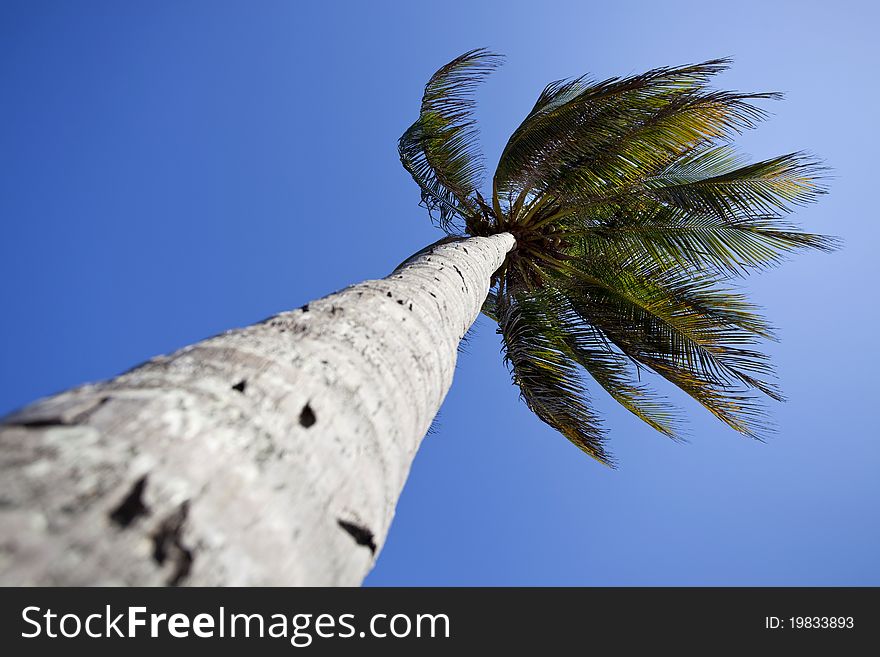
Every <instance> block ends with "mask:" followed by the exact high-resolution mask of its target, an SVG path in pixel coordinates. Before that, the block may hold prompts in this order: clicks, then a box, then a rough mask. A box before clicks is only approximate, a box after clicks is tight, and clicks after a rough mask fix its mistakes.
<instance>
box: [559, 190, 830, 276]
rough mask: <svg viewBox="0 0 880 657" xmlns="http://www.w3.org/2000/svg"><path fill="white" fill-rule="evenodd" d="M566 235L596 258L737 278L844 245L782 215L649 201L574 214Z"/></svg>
mask: <svg viewBox="0 0 880 657" xmlns="http://www.w3.org/2000/svg"><path fill="white" fill-rule="evenodd" d="M564 233H565V235H566V237H567V238H568V239H570V240H573V241H574V240H578V239H582V240H584V241H586V242H588V243H589V244H590V248H591V251H592V252H593V253H596V254H600V253H601V254H605V253H607V254H608V255H609V256H610V257H613V258H617V259H620V258H624V257H630V258H633V259H648V260H651V261H653V262H654V263H655V264H657V265H661V266H664V267H680V268H682V269H693V270H697V271H700V270H705V269H707V268H709V269H712V270H714V271H717V272H720V273H724V274H728V275H737V276H744V275H746V274H748V273H749V271H750V270H753V269H758V270H761V269H767V268H770V267H773V266H775V265H777V264H779V263H780V262H782V261H783V259H784V258H785V257H786V256H787V255H788V254H790V253H792V252H794V251H798V250H804V249H815V250H818V251H825V252H830V251H833V250H834V249H836V248H837V247H838V246H839V242H838V240H836V239H835V238H832V237H828V236H825V235H815V234H812V233H806V232H803V231H802V230H800V229H799V227H798V226H796V225H794V224H792V223H790V222H787V221H785V220H784V219H783V218H782V217H781V216H780V215H777V214H752V213H742V214H733V215H732V216H729V217H724V216H719V214H717V213H712V212H701V211H689V210H685V209H681V208H677V207H674V206H672V205H664V204H662V203H659V202H657V203H655V202H645V201H644V200H641V201H639V202H637V203H635V204H622V205H621V206H619V207H616V208H613V209H612V210H611V211H610V212H609V213H606V214H605V215H604V216H603V215H602V214H600V213H584V214H583V215H580V216H578V215H574V216H572V217H570V218H569V219H568V220H567V222H566V227H565V230H564Z"/></svg>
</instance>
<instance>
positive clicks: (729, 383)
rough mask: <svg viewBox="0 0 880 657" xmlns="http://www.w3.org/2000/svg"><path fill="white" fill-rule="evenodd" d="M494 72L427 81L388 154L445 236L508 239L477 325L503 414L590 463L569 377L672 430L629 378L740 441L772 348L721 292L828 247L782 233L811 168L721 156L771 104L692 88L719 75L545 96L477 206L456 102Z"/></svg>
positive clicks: (774, 393) (476, 166) (471, 142)
mask: <svg viewBox="0 0 880 657" xmlns="http://www.w3.org/2000/svg"><path fill="white" fill-rule="evenodd" d="M500 61H501V58H500V57H499V56H498V55H495V54H493V53H490V52H488V51H486V50H484V49H478V50H473V51H471V52H468V53H465V54H464V55H462V56H460V57H458V58H456V59H454V60H453V61H451V62H450V63H448V64H447V65H446V66H444V67H442V68H441V69H440V70H438V71H437V72H436V73H435V74H434V75H433V77H431V79H430V81H429V82H428V84H427V86H426V87H425V93H424V97H423V99H422V105H421V112H420V114H419V118H418V119H417V120H416V122H415V123H413V125H412V126H410V128H409V129H408V130H407V131H406V132H405V133H404V134H403V136H402V137H401V138H400V142H399V150H400V159H401V162H402V163H403V166H404V167H405V168H406V170H407V171H408V172H409V173H410V174H411V175H412V177H413V179H414V180H415V181H416V183H418V185H419V187H420V188H421V194H422V204H423V205H424V206H425V207H427V209H428V213H429V215H430V216H431V218H432V220H434V221H435V222H436V223H437V224H438V225H439V227H440V228H442V229H443V230H444V231H446V232H447V233H448V234H450V235H459V236H465V235H470V236H479V235H482V236H487V235H492V234H495V233H500V232H510V233H511V234H513V235H514V236H515V237H516V247H515V250H514V251H513V252H511V253H510V255H509V256H508V258H507V260H506V262H505V264H504V265H503V266H502V268H501V269H500V270H499V271H498V272H496V274H495V276H494V277H493V280H492V290H491V291H490V293H489V297H488V299H487V301H486V304H485V306H484V309H483V312H484V313H485V314H486V315H488V316H489V317H491V318H492V319H494V320H496V321H497V322H498V325H499V329H498V330H499V333H501V335H502V337H503V349H504V357H505V361H506V362H507V364H508V366H509V368H510V370H511V373H512V376H513V380H514V382H515V383H516V384H517V385H518V386H519V389H520V392H521V396H522V398H523V400H524V401H525V402H526V404H527V405H528V407H529V408H530V409H531V410H532V411H533V412H534V413H535V414H536V415H537V416H538V417H539V418H541V419H542V420H543V421H544V422H546V423H547V424H549V425H550V426H552V427H554V428H555V429H557V430H558V431H559V432H560V433H562V434H563V435H564V436H565V437H566V438H568V439H569V440H571V441H572V442H573V443H574V444H575V445H577V446H578V447H580V448H581V449H582V450H583V451H584V452H586V453H587V454H589V455H590V456H592V457H594V458H595V459H597V460H599V461H601V462H603V463H606V464H608V463H610V457H609V454H608V452H607V451H606V449H605V446H604V443H605V431H604V429H603V426H602V422H601V421H600V418H599V417H597V415H596V413H595V411H594V410H593V408H592V406H591V402H590V397H589V393H588V388H587V377H585V376H584V375H585V374H586V375H589V377H590V378H592V380H593V381H595V383H597V384H598V385H600V386H602V387H603V388H604V389H605V390H607V391H608V393H610V395H611V396H612V397H613V398H614V399H615V400H617V401H618V402H619V403H620V404H622V405H623V406H624V407H625V408H626V409H628V410H629V411H631V412H632V413H634V414H635V415H637V416H638V417H639V418H641V419H642V420H644V421H645V422H647V423H648V424H649V425H650V426H652V427H654V428H655V429H657V430H658V431H660V432H662V433H664V434H666V435H668V436H670V437H673V438H676V437H679V436H680V433H679V417H678V414H677V413H676V411H675V409H673V408H671V407H670V405H669V403H668V402H667V401H666V400H665V399H664V398H663V397H661V396H659V395H657V394H656V393H655V392H653V391H652V390H650V389H649V387H648V386H646V385H644V384H643V383H642V382H641V372H642V370H647V371H650V372H654V373H656V374H658V375H660V376H661V377H663V378H664V379H666V380H668V381H670V382H671V383H673V384H674V385H676V386H677V387H679V388H680V389H681V390H683V391H684V392H686V393H687V394H688V395H690V396H691V397H693V398H694V399H696V400H697V401H698V402H699V403H701V404H702V405H703V406H705V407H706V408H707V409H708V410H709V411H711V412H712V413H713V414H714V415H715V416H716V417H718V418H719V419H721V420H722V421H723V422H725V423H726V424H728V425H729V426H731V427H732V428H733V429H735V430H736V431H738V432H740V433H742V434H745V435H747V436H750V437H754V438H760V437H761V436H762V435H763V434H764V432H766V431H767V430H768V429H769V428H770V427H769V423H768V419H767V417H766V414H765V411H764V408H763V406H762V404H761V401H762V400H761V397H762V396H764V395H766V396H769V397H771V398H773V399H777V400H781V399H782V397H781V395H780V393H779V390H778V388H777V387H776V385H775V384H774V382H773V379H774V373H773V368H772V366H771V364H770V363H769V362H768V359H767V357H766V355H765V354H763V353H761V352H760V351H759V350H758V349H756V346H758V345H760V343H761V342H762V341H763V340H766V339H773V333H772V329H771V327H770V326H769V325H768V324H767V322H766V321H765V320H764V319H762V318H761V317H760V316H759V314H758V313H757V312H756V309H755V307H754V306H752V305H751V304H750V303H748V301H747V300H746V298H745V297H744V296H743V295H742V294H740V293H738V292H737V291H736V289H735V282H736V281H735V279H736V278H737V277H741V276H744V275H746V274H748V273H749V272H751V271H754V270H760V269H763V268H767V267H770V266H773V265H776V264H777V263H779V262H780V261H781V259H782V258H783V257H784V256H785V255H786V254H787V253H789V252H791V251H794V250H797V249H819V250H822V251H830V250H832V249H833V248H835V246H836V242H835V240H834V239H832V238H829V237H826V236H821V235H813V234H809V233H805V232H802V231H800V230H799V229H798V228H797V227H796V226H794V225H792V224H791V223H790V222H787V221H786V220H785V215H787V214H788V213H790V212H791V210H792V209H793V208H794V207H795V206H798V205H802V204H805V203H807V202H810V201H812V200H814V199H815V198H816V197H817V196H818V195H819V194H822V193H824V191H825V190H824V188H823V186H822V184H821V182H820V180H819V179H820V177H821V174H822V172H823V167H822V166H821V165H820V164H819V163H818V162H817V161H816V160H815V159H813V158H811V157H810V156H808V155H806V154H804V153H791V154H788V155H782V156H779V157H775V158H772V159H768V160H764V161H760V162H755V163H747V162H746V161H744V160H743V158H741V157H740V156H739V155H737V154H736V153H735V152H734V151H733V149H732V147H731V140H732V139H733V138H734V137H735V136H736V135H737V134H739V133H741V132H742V131H744V130H746V129H749V128H752V127H754V126H755V125H756V124H757V123H758V122H759V121H760V120H762V119H763V118H764V117H765V112H764V111H763V110H761V109H760V108H758V107H756V106H755V105H754V101H759V100H764V99H773V98H778V97H779V95H778V94H772V93H757V94H755V93H752V94H746V93H735V92H729V91H717V90H713V89H711V88H709V86H708V83H709V82H710V80H711V78H712V77H713V76H714V75H715V74H717V73H719V72H720V71H722V70H724V69H725V68H726V67H727V64H728V63H729V62H728V60H725V59H718V60H711V61H707V62H704V63H702V64H695V65H688V66H680V67H675V68H658V69H654V70H652V71H648V72H647V73H644V74H642V75H636V76H632V77H627V78H611V79H608V80H604V81H595V80H592V79H590V78H588V77H580V78H577V79H573V80H559V81H556V82H551V83H550V84H549V85H547V87H546V88H545V89H544V91H543V92H542V93H541V95H540V96H539V97H538V100H537V102H536V103H535V106H534V107H533V108H532V110H531V111H530V112H529V113H528V115H527V116H526V118H525V120H524V121H523V122H522V124H521V125H520V126H519V127H518V128H517V129H516V130H515V131H514V133H513V135H512V136H511V137H510V139H509V140H508V142H507V145H506V146H505V147H504V150H503V152H502V154H501V158H500V161H499V163H498V166H497V168H496V170H495V174H494V176H493V178H492V185H491V195H489V197H488V199H487V198H486V197H484V196H483V195H482V194H481V192H480V187H481V184H482V179H481V178H482V175H483V172H484V169H483V163H482V158H481V156H480V153H479V149H478V148H477V143H476V137H477V134H476V129H475V125H474V120H473V117H472V111H473V105H474V103H473V100H472V99H471V92H472V91H473V89H474V87H475V86H476V85H477V84H478V83H479V81H480V80H481V79H482V78H484V77H485V76H486V75H487V74H489V73H490V72H491V71H492V70H493V69H494V68H496V67H497V66H498V65H499V64H500Z"/></svg>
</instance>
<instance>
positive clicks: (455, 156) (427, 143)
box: [398, 48, 501, 230]
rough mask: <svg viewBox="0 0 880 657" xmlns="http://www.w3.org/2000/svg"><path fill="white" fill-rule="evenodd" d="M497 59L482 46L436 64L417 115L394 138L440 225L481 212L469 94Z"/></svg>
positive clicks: (479, 168)
mask: <svg viewBox="0 0 880 657" xmlns="http://www.w3.org/2000/svg"><path fill="white" fill-rule="evenodd" d="M500 62H501V57H500V56H499V55H495V54H493V53H491V52H489V51H487V50H485V49H484V48H479V49H476V50H472V51H470V52H467V53H465V54H463V55H461V56H460V57H456V58H455V59H454V60H452V61H451V62H449V63H448V64H446V65H445V66H443V67H442V68H440V69H439V70H438V71H437V72H436V73H434V75H433V76H432V77H431V79H430V80H429V81H428V84H427V85H426V86H425V92H424V95H423V97H422V105H421V110H420V112H419V118H418V119H417V120H416V122H415V123H413V125H411V126H410V127H409V128H408V129H407V130H406V132H404V133H403V136H402V137H401V138H400V141H399V143H398V150H399V153H400V161H401V163H402V164H403V166H404V168H405V169H406V170H407V171H408V172H409V173H410V175H411V176H412V177H413V179H414V180H415V181H416V183H417V184H418V185H419V187H420V188H421V190H422V202H423V203H424V204H425V205H426V206H427V207H428V209H429V212H430V211H432V210H434V209H437V210H439V212H440V219H439V223H440V227H441V228H444V230H446V229H449V228H451V226H452V222H453V220H454V218H455V217H461V218H462V219H465V220H466V219H468V218H469V217H471V216H477V215H478V214H479V207H478V205H477V202H476V199H475V198H474V196H475V193H476V192H477V190H478V188H479V185H480V182H481V176H482V173H483V161H482V156H481V154H480V151H479V148H478V145H477V130H476V127H475V124H474V120H473V107H474V101H473V99H472V98H471V93H472V92H473V90H474V88H475V87H476V86H477V84H478V83H479V82H480V81H481V80H482V79H483V78H485V77H486V76H487V75H488V74H489V73H491V72H492V71H493V70H494V69H495V68H496V67H497V66H498V65H499V64H500Z"/></svg>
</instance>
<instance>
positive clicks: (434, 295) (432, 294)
mask: <svg viewBox="0 0 880 657" xmlns="http://www.w3.org/2000/svg"><path fill="white" fill-rule="evenodd" d="M428 294H430V295H431V296H432V297H434V298H435V299H436V298H437V295H436V294H434V293H433V292H428Z"/></svg>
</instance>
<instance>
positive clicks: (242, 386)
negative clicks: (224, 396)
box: [232, 379, 247, 394]
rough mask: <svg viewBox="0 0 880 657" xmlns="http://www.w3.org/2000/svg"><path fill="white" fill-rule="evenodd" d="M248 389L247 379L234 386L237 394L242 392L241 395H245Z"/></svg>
mask: <svg viewBox="0 0 880 657" xmlns="http://www.w3.org/2000/svg"><path fill="white" fill-rule="evenodd" d="M246 388H247V380H245V379H242V380H241V381H239V382H238V383H236V384H235V385H234V386H232V389H233V390H236V391H237V392H240V393H241V394H244V391H245V389H246Z"/></svg>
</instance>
